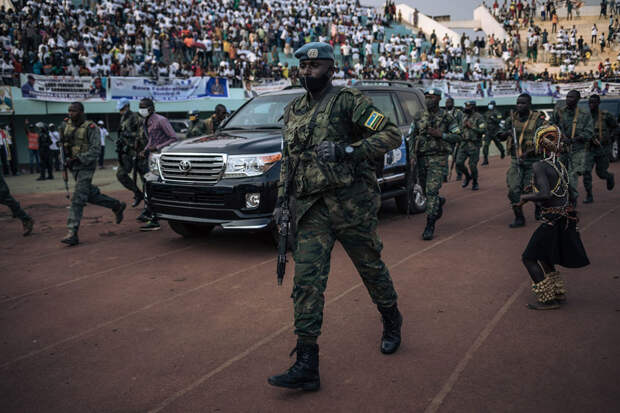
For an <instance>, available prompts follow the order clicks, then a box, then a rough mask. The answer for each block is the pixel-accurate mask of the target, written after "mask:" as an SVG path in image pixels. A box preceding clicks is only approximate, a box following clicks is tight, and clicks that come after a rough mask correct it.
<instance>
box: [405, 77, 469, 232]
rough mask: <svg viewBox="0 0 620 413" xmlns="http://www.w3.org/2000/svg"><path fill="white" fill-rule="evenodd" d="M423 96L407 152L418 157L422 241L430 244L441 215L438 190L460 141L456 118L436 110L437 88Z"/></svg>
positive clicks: (437, 100)
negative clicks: (423, 219)
mask: <svg viewBox="0 0 620 413" xmlns="http://www.w3.org/2000/svg"><path fill="white" fill-rule="evenodd" d="M424 94H425V96H426V110H425V111H424V112H422V113H419V114H418V115H416V117H415V119H414V120H413V122H412V124H411V128H410V131H411V135H410V136H409V139H408V145H409V148H408V149H409V153H413V154H415V157H416V158H417V165H416V169H417V171H418V178H419V179H418V182H419V183H420V185H421V186H422V188H423V189H424V193H425V194H426V228H425V229H424V233H423V234H422V239H424V240H425V241H430V240H432V239H433V234H434V232H435V223H436V222H437V220H438V219H439V218H441V216H442V214H443V204H444V202H445V198H442V197H440V196H439V190H440V189H441V184H442V182H443V178H444V176H445V171H446V167H447V165H448V155H449V154H450V151H451V148H452V145H455V144H456V143H458V141H459V139H460V129H459V125H458V123H457V121H456V119H454V118H453V117H452V116H451V115H450V114H449V113H448V111H446V110H444V109H440V108H439V101H440V100H441V90H440V89H429V90H427V91H426V92H425V93H424Z"/></svg>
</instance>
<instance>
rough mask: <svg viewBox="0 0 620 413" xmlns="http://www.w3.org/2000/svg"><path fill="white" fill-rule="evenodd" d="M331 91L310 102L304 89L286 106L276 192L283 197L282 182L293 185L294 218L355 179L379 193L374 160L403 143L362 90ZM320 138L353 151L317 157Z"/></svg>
mask: <svg viewBox="0 0 620 413" xmlns="http://www.w3.org/2000/svg"><path fill="white" fill-rule="evenodd" d="M331 92H332V93H331V94H330V91H328V92H327V93H328V95H327V97H326V99H327V100H325V101H323V102H316V101H313V100H312V98H311V97H310V96H309V94H308V93H306V94H304V95H303V96H300V97H298V98H296V99H295V100H293V101H292V102H291V103H290V104H289V105H288V106H287V107H286V109H285V113H284V125H285V126H284V138H283V143H282V167H281V171H280V182H279V184H278V189H279V190H278V195H279V196H280V197H282V196H284V184H285V182H290V183H291V184H292V187H291V188H290V190H289V192H290V193H294V194H295V195H296V197H297V202H296V220H297V221H299V220H300V219H301V217H302V216H303V214H305V212H306V211H307V210H308V209H309V208H310V207H311V206H312V205H313V204H314V202H316V201H317V200H318V199H320V198H321V197H323V196H325V195H327V194H333V193H334V191H339V190H344V189H346V188H347V187H350V186H351V185H352V184H353V182H354V181H355V182H365V183H366V184H367V185H366V186H367V188H368V191H369V192H378V186H377V178H376V176H375V167H374V164H375V162H376V161H377V160H383V155H384V154H385V153H386V152H388V151H390V150H392V149H395V148H398V147H399V146H400V144H401V142H402V138H401V134H400V131H399V129H398V127H396V125H394V123H392V121H391V120H390V119H388V118H386V117H385V115H384V114H382V113H381V111H380V110H379V109H377V108H376V107H375V106H374V105H373V103H372V101H371V100H370V99H369V98H368V97H366V96H364V95H363V94H362V92H360V91H359V90H357V89H351V88H341V89H340V90H339V91H336V90H335V89H331ZM317 110H319V112H317V116H316V119H315V122H316V123H315V127H314V128H313V130H312V131H310V130H309V129H310V128H309V123H310V121H311V119H312V116H313V114H314V112H315V111H317ZM309 132H311V134H310V133H309ZM323 141H332V142H338V143H340V144H344V145H351V146H353V147H354V148H355V151H354V155H353V157H352V158H349V159H346V160H344V161H341V162H319V161H318V158H317V155H316V146H317V145H318V144H319V143H321V142H323ZM289 171H290V173H291V174H293V176H289ZM287 180H288V181H287Z"/></svg>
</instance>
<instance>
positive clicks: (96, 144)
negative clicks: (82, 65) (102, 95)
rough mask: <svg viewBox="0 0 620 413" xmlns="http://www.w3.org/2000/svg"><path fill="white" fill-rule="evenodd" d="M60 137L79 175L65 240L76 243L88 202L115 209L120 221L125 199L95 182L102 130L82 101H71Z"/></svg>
mask: <svg viewBox="0 0 620 413" xmlns="http://www.w3.org/2000/svg"><path fill="white" fill-rule="evenodd" d="M60 140H61V143H62V150H64V153H65V159H66V163H67V167H68V168H69V170H70V171H71V172H72V173H73V177H74V178H75V189H74V191H73V198H72V199H71V209H70V210H69V217H68V218H67V227H68V228H69V232H68V233H67V235H66V236H65V237H64V238H63V239H62V240H61V242H63V243H65V244H67V245H69V246H73V245H77V244H78V243H79V239H78V229H79V228H80V221H81V220H82V211H83V210H84V207H85V206H86V203H87V202H90V203H91V204H95V205H99V206H102V207H106V208H109V209H111V210H112V211H113V212H114V215H115V217H116V223H117V224H120V223H121V221H122V220H123V211H124V210H125V203H124V202H120V201H118V200H116V199H114V198H110V197H109V196H107V195H104V194H102V193H101V192H100V191H99V188H97V187H96V186H95V185H93V183H92V181H93V176H94V175H95V170H96V167H97V160H98V159H99V152H100V151H101V134H100V133H99V128H97V125H95V123H94V122H92V121H90V120H86V116H85V115H84V105H82V104H81V103H80V102H73V103H72V104H71V105H69V118H68V119H66V120H65V123H64V124H63V125H62V127H61V138H60Z"/></svg>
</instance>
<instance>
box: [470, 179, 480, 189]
mask: <svg viewBox="0 0 620 413" xmlns="http://www.w3.org/2000/svg"><path fill="white" fill-rule="evenodd" d="M479 189H480V187H479V186H478V178H474V180H473V184H472V185H471V190H472V191H477V190H479Z"/></svg>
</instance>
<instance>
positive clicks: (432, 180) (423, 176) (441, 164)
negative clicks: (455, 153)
mask: <svg viewBox="0 0 620 413" xmlns="http://www.w3.org/2000/svg"><path fill="white" fill-rule="evenodd" d="M447 165H448V155H434V156H423V155H420V156H419V157H418V182H419V183H420V185H421V186H422V189H424V193H425V194H426V215H428V216H429V217H436V216H437V215H438V214H439V205H440V204H439V190H440V189H441V184H442V183H443V178H444V174H445V172H446V166H447Z"/></svg>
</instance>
